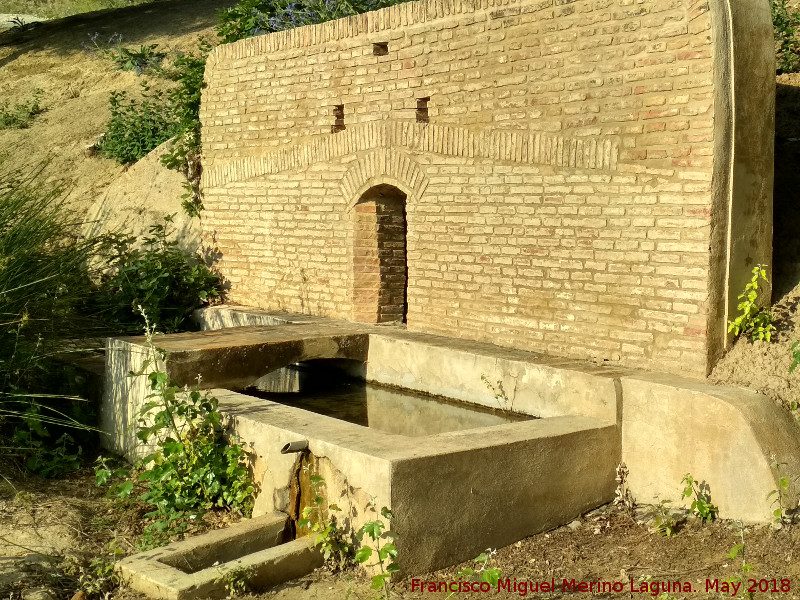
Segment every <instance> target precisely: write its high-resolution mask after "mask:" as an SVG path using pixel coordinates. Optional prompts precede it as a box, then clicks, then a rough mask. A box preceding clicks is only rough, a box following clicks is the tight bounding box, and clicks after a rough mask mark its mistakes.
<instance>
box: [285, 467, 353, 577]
mask: <svg viewBox="0 0 800 600" xmlns="http://www.w3.org/2000/svg"><path fill="white" fill-rule="evenodd" d="M324 485H325V480H324V479H323V478H322V477H320V476H319V475H311V486H312V488H313V489H314V503H313V504H312V505H311V506H306V507H305V508H303V513H302V517H303V518H302V519H300V520H299V521H298V522H297V526H298V527H299V528H303V527H308V528H309V530H310V531H311V533H313V534H314V544H315V545H317V546H318V547H319V549H320V551H321V552H322V557H323V559H324V560H325V564H326V565H327V566H328V567H329V568H331V570H333V571H339V570H343V569H345V568H347V567H348V566H349V565H350V564H351V563H352V562H353V547H352V545H351V544H349V543H348V542H347V540H346V539H345V536H344V532H342V530H341V529H339V527H338V524H337V522H336V517H335V516H333V515H331V514H330V513H331V512H335V513H339V512H341V509H340V508H339V507H338V506H337V505H336V504H327V506H325V505H326V502H325V498H324V496H323V494H322V487H323V486H324Z"/></svg>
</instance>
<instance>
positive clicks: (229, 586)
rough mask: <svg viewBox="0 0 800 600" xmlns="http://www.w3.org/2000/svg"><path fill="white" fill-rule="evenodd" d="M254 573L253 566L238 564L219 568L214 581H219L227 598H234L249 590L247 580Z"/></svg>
mask: <svg viewBox="0 0 800 600" xmlns="http://www.w3.org/2000/svg"><path fill="white" fill-rule="evenodd" d="M254 574H255V572H254V570H253V567H245V566H238V567H233V568H227V569H220V576H219V577H217V578H216V579H215V580H214V583H221V584H222V585H223V587H224V588H225V591H226V592H227V593H228V598H229V599H232V598H236V597H237V596H241V595H242V594H244V593H245V592H248V591H250V584H249V581H250V579H251V578H252V577H253V575H254Z"/></svg>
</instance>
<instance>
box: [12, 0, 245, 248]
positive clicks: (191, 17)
mask: <svg viewBox="0 0 800 600" xmlns="http://www.w3.org/2000/svg"><path fill="white" fill-rule="evenodd" d="M232 3H234V0H192V1H191V2H180V1H171V2H159V3H155V4H151V5H143V6H134V7H130V8H124V9H119V10H116V11H103V12H100V13H89V14H85V15H77V16H74V17H68V18H66V19H60V20H54V21H47V22H45V23H43V24H42V25H39V26H37V27H35V28H34V29H32V30H30V31H27V32H24V33H23V34H22V35H19V34H13V33H12V32H5V33H0V98H2V99H3V100H7V101H8V102H10V103H12V104H13V103H17V102H24V101H25V100H27V99H29V98H30V97H31V95H32V93H33V91H34V90H36V89H40V90H42V91H43V93H44V99H43V103H44V105H45V107H46V109H47V110H46V112H44V113H43V114H42V115H40V116H38V117H37V118H36V119H35V120H34V122H33V123H32V125H31V127H30V128H28V129H8V130H2V131H0V149H2V150H3V151H5V152H7V153H8V157H7V158H6V159H5V160H4V161H3V164H2V168H3V169H15V168H31V167H35V166H37V165H39V164H41V163H45V165H46V166H45V169H44V172H45V174H46V175H47V176H48V177H49V178H51V179H53V180H58V181H61V182H62V183H63V184H64V185H65V186H66V188H67V195H68V200H69V202H70V203H71V205H72V207H73V210H74V211H75V212H76V214H80V215H86V216H87V218H88V219H95V224H94V225H90V227H89V229H93V230H97V227H96V224H97V222H98V221H97V219H98V218H99V219H101V221H99V222H101V223H102V226H103V229H121V230H123V231H127V232H128V233H132V234H134V235H137V236H140V235H143V234H144V233H146V232H147V230H148V229H149V227H150V226H151V225H153V224H154V223H156V222H160V221H161V219H162V218H163V216H164V215H166V214H172V213H178V215H179V218H181V222H180V223H179V224H178V227H179V229H186V230H192V228H194V229H193V231H192V232H191V233H192V235H193V234H196V231H197V227H198V226H197V224H196V223H195V224H194V225H190V224H189V220H188V219H184V218H183V217H182V210H181V209H180V202H181V195H182V194H183V193H184V190H183V188H182V187H181V183H182V181H183V180H182V178H181V176H180V175H179V174H178V173H176V172H173V171H168V170H167V169H164V168H163V167H161V165H160V163H159V162H158V155H159V154H160V153H161V152H160V151H159V152H158V154H155V153H154V155H153V156H152V157H149V158H148V159H147V160H146V161H142V162H140V163H139V164H137V165H136V166H135V167H133V168H132V169H130V171H129V172H126V168H124V167H122V166H121V165H119V164H117V163H116V162H114V161H113V160H109V159H106V158H103V157H100V156H96V155H95V156H87V155H86V153H85V149H86V147H87V146H88V145H90V144H92V143H94V142H95V141H97V139H98V137H99V136H100V134H102V133H103V132H104V131H105V128H106V123H107V121H108V119H109V116H110V115H109V110H108V98H109V95H110V93H111V92H112V91H116V90H125V91H128V92H129V93H130V94H131V95H136V94H138V93H139V91H140V86H141V84H142V82H143V81H145V78H143V77H139V76H137V75H136V74H135V73H133V72H123V71H117V70H114V66H113V64H112V63H111V62H110V61H109V60H107V59H105V58H103V57H101V56H99V55H96V54H94V55H93V54H90V53H89V52H87V51H86V50H85V49H84V48H83V47H82V44H84V43H85V42H87V41H88V39H89V35H90V34H94V33H95V32H97V33H99V34H100V35H99V37H98V41H99V42H100V43H101V45H102V44H105V43H106V41H107V40H108V38H110V37H111V36H112V35H114V34H117V33H118V34H121V35H122V36H123V42H122V43H123V45H125V46H131V47H138V46H139V45H141V44H158V45H159V49H161V50H163V51H167V52H174V51H191V50H193V49H194V48H195V47H196V45H197V40H198V36H204V37H206V38H207V39H210V40H214V39H215V38H214V33H213V26H214V24H215V23H216V13H217V11H218V10H219V9H220V8H222V7H225V6H229V5H231V4H232ZM149 81H150V83H151V84H154V85H164V84H163V83H159V82H158V81H156V80H155V79H153V78H150V79H149ZM112 213H113V214H112ZM194 243H196V239H195V241H194ZM186 245H187V246H191V245H192V241H191V240H190V241H188V242H187V243H186Z"/></svg>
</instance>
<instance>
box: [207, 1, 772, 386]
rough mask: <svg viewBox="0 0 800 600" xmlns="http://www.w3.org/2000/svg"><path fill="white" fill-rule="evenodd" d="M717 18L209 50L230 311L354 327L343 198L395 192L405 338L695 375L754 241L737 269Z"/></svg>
mask: <svg viewBox="0 0 800 600" xmlns="http://www.w3.org/2000/svg"><path fill="white" fill-rule="evenodd" d="M748 1H755V0H748ZM765 5H766V4H765ZM725 6H726V5H724V3H722V2H721V0H720V2H718V3H714V2H713V0H712V3H711V5H710V4H709V2H708V1H706V0H639V1H637V2H633V1H632V0H575V1H572V2H570V1H565V0H554V1H553V0H539V1H534V0H520V1H518V2H502V1H495V2H492V3H489V2H487V1H486V0H476V1H475V2H474V3H470V2H466V1H459V0H450V1H445V0H431V1H423V2H410V3H407V4H402V5H398V6H395V7H392V8H389V9H385V10H382V11H377V12H375V13H368V14H365V15H361V16H359V17H353V18H349V19H343V20H341V21H336V22H332V23H326V24H323V25H318V26H312V27H305V28H301V29H298V30H293V31H289V32H283V33H278V34H272V35H268V36H263V37H257V38H253V39H249V40H244V41H241V42H237V43H234V44H230V45H224V46H221V47H219V48H218V49H217V50H215V51H214V53H212V55H211V57H210V60H209V64H208V68H207V71H206V77H207V83H208V86H207V89H206V90H205V92H204V96H203V104H202V110H201V119H202V122H203V150H204V156H203V162H204V174H203V188H204V192H205V205H206V210H205V213H204V216H203V223H204V230H205V231H206V235H207V237H208V239H209V240H212V241H213V243H215V244H216V246H217V247H218V248H219V250H220V252H221V260H220V262H219V266H220V269H221V271H222V272H223V274H224V275H225V276H226V277H227V278H228V279H229V280H230V281H231V284H232V290H231V293H230V296H229V297H230V300H231V301H233V302H238V303H243V304H252V305H257V306H261V307H264V308H272V309H285V310H289V311H302V312H310V313H314V314H320V315H326V316H331V317H338V318H356V319H359V318H364V314H365V313H364V311H365V310H366V312H367V313H370V310H371V309H370V308H369V307H368V306H366V305H367V304H368V303H369V301H370V300H369V298H368V295H365V294H366V292H365V291H364V281H365V278H364V276H363V261H364V256H365V250H364V247H365V246H364V244H363V235H361V234H359V233H358V232H359V231H360V230H362V229H363V228H364V223H365V221H364V216H363V215H364V214H365V213H368V212H370V210H373V209H374V207H375V204H374V203H373V204H372V207H373V208H372V209H371V208H369V207H368V206H366V205H364V204H361V203H360V201H368V200H369V194H370V193H372V192H368V190H371V189H373V188H374V187H375V186H380V185H391V186H394V187H396V188H397V189H398V190H400V192H402V194H405V196H406V198H405V219H406V227H407V240H406V254H407V269H408V281H407V322H408V327H409V329H412V330H418V331H427V332H431V333H439V334H443V335H456V336H460V337H464V338H469V339H476V340H482V341H489V342H493V343H497V344H500V345H506V346H513V347H518V348H523V349H530V350H535V351H541V352H546V353H550V354H556V355H560V356H571V357H579V358H594V359H607V360H620V361H622V362H623V363H624V364H628V365H635V366H641V367H646V368H655V369H659V370H670V371H680V372H683V373H691V374H697V375H703V374H705V372H706V371H707V369H708V368H709V365H710V363H711V362H712V361H713V359H714V358H715V356H716V355H717V354H718V352H719V350H720V345H721V344H723V343H724V339H725V336H724V320H725V317H727V312H726V307H727V306H728V304H729V302H730V300H729V298H730V296H731V291H730V290H729V289H728V287H729V286H728V281H729V280H730V279H731V277H732V272H733V271H736V272H737V273H738V272H739V271H742V269H743V268H744V267H745V266H746V263H747V262H748V261H753V263H754V262H758V261H761V262H769V260H768V258H767V260H766V261H764V260H761V259H762V257H763V255H764V254H765V253H768V252H769V244H770V243H771V240H769V239H767V240H764V239H763V238H764V235H763V231H761V230H759V231H760V233H759V236H760V237H758V236H757V237H758V239H757V243H756V244H755V246H756V248H755V251H753V252H749V251H748V252H749V253H748V255H747V257H744V259H743V260H741V261H739V262H740V263H741V264H737V265H733V268H732V267H731V264H732V263H731V257H730V245H731V244H730V242H729V231H731V230H733V229H735V228H734V227H733V226H732V225H731V224H730V223H729V212H730V203H731V193H730V188H731V187H732V185H733V184H732V183H731V181H730V179H731V178H732V176H731V172H732V171H731V168H730V164H731V162H730V156H728V157H727V158H725V159H724V164H723V162H721V159H719V158H718V155H720V154H725V153H724V152H722V151H721V150H720V148H723V149H725V148H727V149H728V150H730V146H731V144H729V143H728V142H729V139H730V138H732V127H733V126H732V125H731V127H726V126H725V123H727V122H728V121H732V119H730V118H728V116H727V113H725V110H726V107H728V108H729V106H728V105H729V104H730V105H732V104H733V103H732V102H728V103H727V104H726V103H725V102H724V100H725V99H727V100H730V99H731V97H732V92H731V89H732V87H733V86H732V84H731V85H730V86H726V85H725V82H724V80H723V79H721V78H722V77H723V75H724V71H725V68H728V67H729V65H730V62H731V60H732V59H731V58H730V57H729V56H728V49H727V46H726V44H725V43H723V42H724V40H725V39H726V36H727V35H729V34H730V31H731V27H730V14H728V13H726V12H725V11H724V10H723V8H724V7H725ZM762 12H763V11H762ZM758 14H759V15H760V14H761V13H758ZM768 16H769V11H768V5H767V17H768ZM761 25H762V24H759V26H761ZM761 29H763V27H761ZM375 44H381V45H380V46H375ZM387 45H388V52H386V51H385V50H386V46H387ZM723 47H724V48H723ZM726 65H727V66H726ZM741 85H745V83H742V84H741ZM721 102H722V104H721ZM767 104H769V103H768V102H767ZM342 107H343V108H342ZM425 108H427V121H428V122H425V118H421V117H424V109H425ZM768 109H769V106H767V107H766V109H765V110H767V112H768ZM715 110H716V111H721V112H720V114H723V113H725V114H724V115H723V117H722V118H723V119H724V120H725V123H723V122H722V121H721V120H720V119H717V122H716V123H715V118H716V116H715ZM418 120H421V122H418ZM342 125H343V126H344V128H343V129H342ZM770 159H771V157H770ZM715 161H716V162H715ZM726 165H727V167H728V168H727V171H726ZM770 167H771V162H770ZM720 174H721V175H720ZM759 177H761V179H763V177H765V175H763V174H761V175H759ZM365 192H366V193H367V195H366V196H364V194H365ZM762 196H763V194H762ZM763 212H764V209H763V208H762V209H761V210H760V211H758V210H757V211H756V213H757V214H755V217H753V216H752V215H751V216H750V217H749V218H755V219H756V220H758V219H762V220H763V218H764V215H763V214H762V213H763ZM374 214H375V213H374V212H373V216H374ZM369 227H370V226H367V228H369ZM374 227H375V231H377V227H378V226H377V224H376V225H375V226H374ZM378 237H379V236H378ZM748 239H749V238H748ZM359 240H362V241H359ZM396 247H399V246H396ZM768 256H769V254H767V257H768ZM372 259H374V260H378V259H377V255H374V256H372ZM376 264H377V263H375V264H374V265H373V266H375V265H376ZM378 270H380V269H378ZM384 295H387V296H392V297H394V298H395V300H396V298H397V293H396V292H392V293H390V294H384ZM375 296H376V297H378V296H380V293H377V292H376V294H375ZM365 306H366V308H365ZM720 307H722V308H720ZM372 312H373V313H374V312H375V311H374V310H372ZM378 312H380V310H378ZM388 312H390V313H391V312H392V311H388ZM373 320H374V319H373Z"/></svg>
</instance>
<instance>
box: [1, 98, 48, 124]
mask: <svg viewBox="0 0 800 600" xmlns="http://www.w3.org/2000/svg"><path fill="white" fill-rule="evenodd" d="M42 96H44V92H43V91H42V90H40V89H36V90H34V91H33V97H32V98H31V99H30V100H27V101H25V102H19V103H17V104H14V105H12V104H10V103H9V102H8V101H6V102H3V103H2V104H0V129H25V128H26V127H28V126H30V124H31V123H32V122H33V119H34V118H35V117H36V115H40V114H42V113H43V112H44V110H45V109H44V107H43V106H42Z"/></svg>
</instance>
